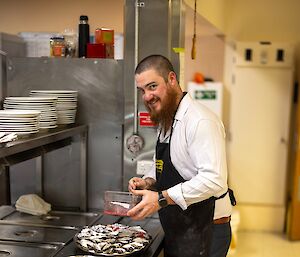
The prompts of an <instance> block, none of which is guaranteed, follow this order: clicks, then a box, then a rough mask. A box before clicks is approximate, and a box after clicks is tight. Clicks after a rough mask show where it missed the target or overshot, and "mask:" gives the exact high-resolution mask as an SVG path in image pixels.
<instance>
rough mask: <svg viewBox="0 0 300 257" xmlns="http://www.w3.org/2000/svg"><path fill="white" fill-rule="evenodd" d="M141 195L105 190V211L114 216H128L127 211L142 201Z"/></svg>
mask: <svg viewBox="0 0 300 257" xmlns="http://www.w3.org/2000/svg"><path fill="white" fill-rule="evenodd" d="M141 199H142V198H141V196H136V195H133V194H132V193H129V192H119V191H105V193H104V213H105V214H108V215H114V216H128V215H127V212H128V211H129V210H130V209H131V208H133V207H134V206H135V205H137V204H138V203H139V202H140V201H141Z"/></svg>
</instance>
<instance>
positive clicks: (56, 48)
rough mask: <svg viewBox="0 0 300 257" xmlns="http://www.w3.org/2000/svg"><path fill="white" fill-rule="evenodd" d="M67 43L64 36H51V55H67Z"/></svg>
mask: <svg viewBox="0 0 300 257" xmlns="http://www.w3.org/2000/svg"><path fill="white" fill-rule="evenodd" d="M65 53H66V44H65V38H64V37H51V38H50V56H54V57H65Z"/></svg>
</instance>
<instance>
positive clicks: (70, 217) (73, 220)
mask: <svg viewBox="0 0 300 257" xmlns="http://www.w3.org/2000/svg"><path fill="white" fill-rule="evenodd" d="M99 217H101V214H98V213H92V212H61V211H51V212H49V213H48V214H47V215H41V216H34V215H30V214H27V213H21V212H18V211H16V210H15V211H14V212H12V213H10V214H9V215H6V216H5V217H3V219H2V220H0V224H7V223H9V224H25V225H35V226H40V227H58V228H70V229H76V228H77V227H83V226H88V225H91V224H93V223H94V222H95V221H96V220H97V219H98V218H99Z"/></svg>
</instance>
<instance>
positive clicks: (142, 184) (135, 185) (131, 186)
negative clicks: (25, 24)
mask: <svg viewBox="0 0 300 257" xmlns="http://www.w3.org/2000/svg"><path fill="white" fill-rule="evenodd" d="M146 187H147V182H146V180H145V179H143V178H138V177H133V178H131V179H130V180H129V182H128V191H129V192H132V190H136V189H146Z"/></svg>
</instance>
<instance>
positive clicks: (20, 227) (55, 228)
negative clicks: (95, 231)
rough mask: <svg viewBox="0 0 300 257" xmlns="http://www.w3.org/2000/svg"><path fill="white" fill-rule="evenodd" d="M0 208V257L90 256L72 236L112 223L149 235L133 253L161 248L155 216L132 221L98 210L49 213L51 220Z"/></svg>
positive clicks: (152, 254) (152, 253)
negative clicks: (136, 228)
mask: <svg viewBox="0 0 300 257" xmlns="http://www.w3.org/2000/svg"><path fill="white" fill-rule="evenodd" d="M9 207H10V208H9ZM0 210H1V212H0V214H1V213H2V218H1V219H0V256H11V257H20V256H30V257H50V256H51V257H69V256H74V255H75V256H76V255H90V256H92V255H93V254H88V253H85V252H83V251H82V250H80V249H79V248H77V247H76V245H75V243H74V241H73V237H74V235H75V234H76V233H78V232H79V231H80V230H81V229H82V227H83V226H91V225H96V224H104V225H107V224H113V223H121V224H124V225H128V226H137V225H139V226H141V227H142V228H143V229H144V230H146V231H147V232H148V233H149V234H150V235H151V238H152V239H151V243H150V245H149V246H148V247H147V248H146V249H144V250H143V251H141V252H138V253H135V254H134V256H143V257H157V256H158V255H159V253H160V252H161V250H162V242H163V238H164V232H163V230H162V227H161V224H160V221H159V219H158V216H157V215H156V216H153V217H151V218H147V219H145V220H142V221H133V220H131V219H130V218H129V217H119V216H110V215H105V214H102V213H101V212H99V211H94V212H90V213H84V212H50V213H49V215H48V216H49V217H58V219H56V218H55V219H53V220H52V219H47V216H33V215H29V214H26V213H20V212H17V211H16V210H15V209H14V208H13V207H12V206H6V207H5V208H3V206H2V208H1V209H0ZM12 210H13V211H12ZM11 211H12V212H11ZM44 218H46V219H44Z"/></svg>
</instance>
